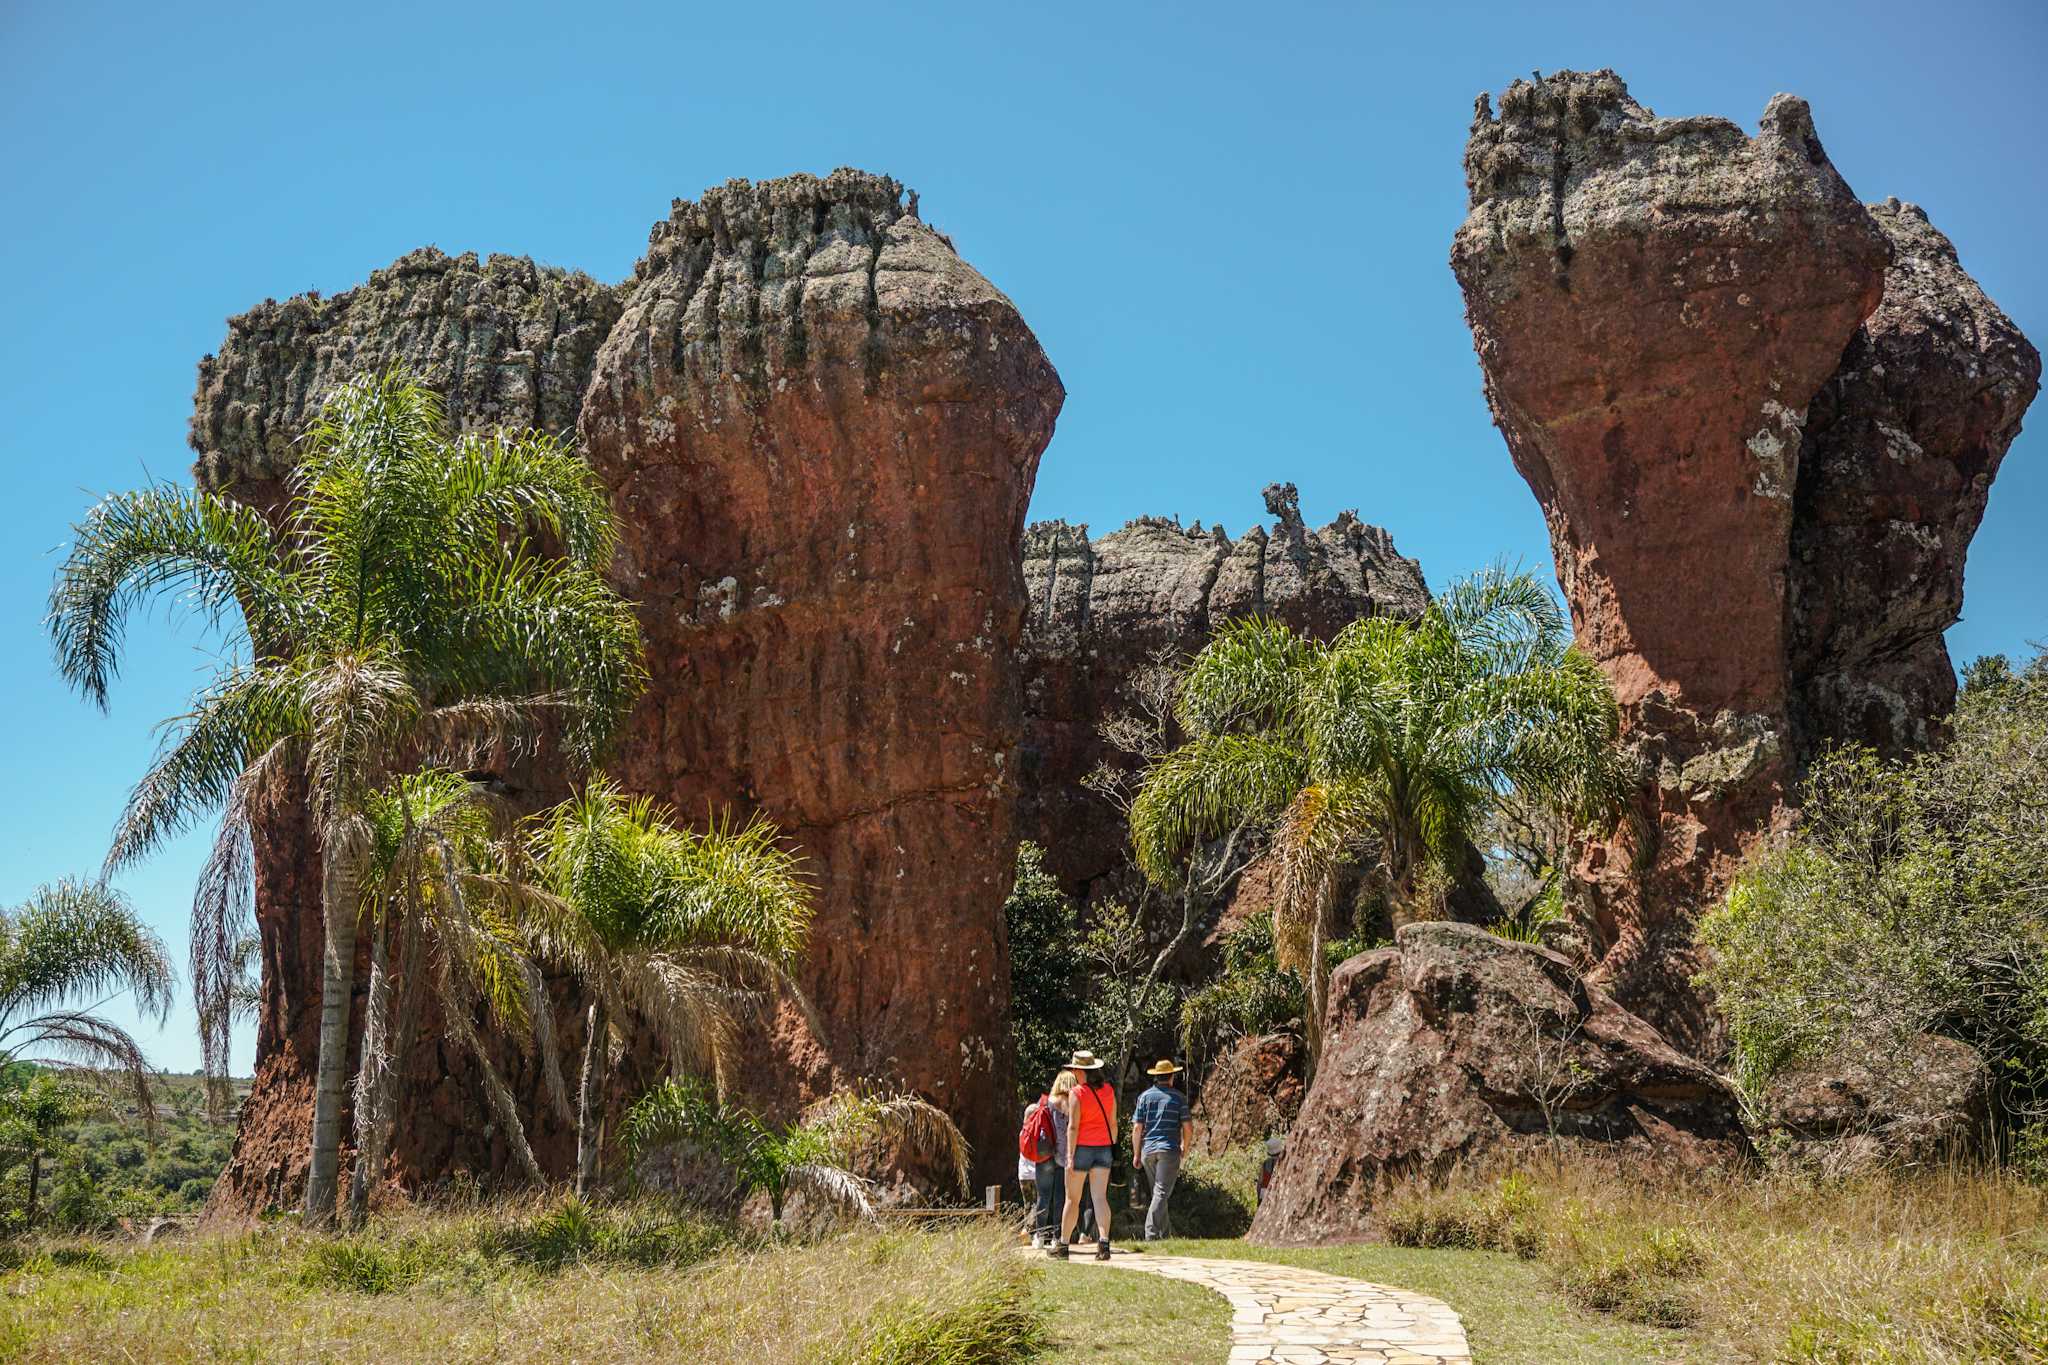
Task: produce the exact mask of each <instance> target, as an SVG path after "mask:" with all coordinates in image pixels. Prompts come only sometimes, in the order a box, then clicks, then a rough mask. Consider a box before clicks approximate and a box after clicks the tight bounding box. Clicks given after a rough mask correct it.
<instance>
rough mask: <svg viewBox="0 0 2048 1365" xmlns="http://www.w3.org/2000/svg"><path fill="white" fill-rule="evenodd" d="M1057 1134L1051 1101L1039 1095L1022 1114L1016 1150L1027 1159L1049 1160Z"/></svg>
mask: <svg viewBox="0 0 2048 1365" xmlns="http://www.w3.org/2000/svg"><path fill="white" fill-rule="evenodd" d="M1058 1134H1059V1130H1058V1129H1057V1128H1055V1127H1053V1124H1052V1103H1051V1101H1050V1100H1049V1099H1048V1098H1047V1097H1046V1096H1044V1095H1040V1096H1039V1097H1038V1103H1036V1104H1034V1105H1032V1106H1031V1108H1030V1110H1029V1111H1028V1112H1027V1113H1026V1114H1025V1115H1024V1126H1023V1127H1022V1128H1019V1129H1018V1130H1017V1151H1018V1153H1019V1155H1021V1156H1023V1157H1024V1158H1025V1159H1026V1160H1028V1161H1050V1160H1052V1145H1053V1143H1054V1142H1055V1141H1056V1140H1057V1138H1058Z"/></svg>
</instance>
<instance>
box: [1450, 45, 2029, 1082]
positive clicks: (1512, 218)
mask: <svg viewBox="0 0 2048 1365" xmlns="http://www.w3.org/2000/svg"><path fill="white" fill-rule="evenodd" d="M1465 169H1466V178H1467V183H1468V186H1469V189H1470V196H1471V208H1470V212H1469V213H1468V215H1467V217H1466V219H1465V222H1464V224H1463V226H1461V227H1460V228H1459V230H1458V234H1457V238H1456V242H1455V244H1454V245H1453V247H1452V252H1451V264H1452V268H1453V270H1454V271H1455V272H1456V274H1457V277H1458V281H1459V283H1460V285H1461V286H1462V287H1463V290H1464V295H1465V303H1466V312H1467V318H1468V321H1469V322H1470V324H1471V327H1472V333H1473V339H1474V343H1475V346H1476V348H1477V350H1478V353H1479V360H1480V364H1481V368H1482V369H1483V371H1484V373H1485V377H1486V393H1487V398H1488V401H1489V402H1490V404H1491V405H1492V408H1493V414H1494V419H1495V421H1496V423H1497V424H1498V425H1499V426H1500V428H1501V431H1502V433H1503V434H1504V435H1505V436H1506V438H1507V442H1508V448H1509V451H1510V452H1511V454H1512V455H1513V458H1514V462H1515V466H1516V468H1517V469H1518V470H1520V471H1521V473H1522V476H1523V477H1524V478H1525V479H1526V480H1527V481H1528V483H1529V485H1530V488H1531V489H1532V490H1533V491H1534V492H1535V494H1536V496H1537V499H1538V501H1539V502H1541V504H1542V506H1543V511H1544V516H1545V519H1546V521H1547V522H1548V524H1549V528H1550V535H1551V543H1552V547H1553V549H1554V551H1555V555H1556V560H1557V571H1558V577H1559V580H1560V581H1561V583H1562V584H1563V586H1564V590H1565V594H1566V597H1567V598H1568V599H1569V601H1570V604H1571V609H1572V619H1573V623H1574V625H1575V627H1576V629H1577V632H1578V638H1579V643H1580V644H1581V646H1582V647H1583V648H1585V649H1586V650H1587V651H1588V652H1589V653H1590V654H1591V655H1592V656H1593V657H1594V658H1595V659H1596V660H1597V661H1599V663H1600V664H1601V665H1602V667H1604V668H1605V669H1606V671H1607V673H1608V675H1609V676H1610V677H1611V678H1612V679H1613V681H1614V685H1615V690H1616V693H1617V694H1618V696H1619V698H1620V701H1621V705H1622V709H1623V722H1624V731H1625V735H1626V738H1627V739H1628V740H1629V742H1630V743H1632V744H1633V745H1634V746H1635V747H1636V749H1637V751H1638V753H1639V754H1640V757H1641V759H1642V764H1643V772H1644V774H1645V778H1644V782H1643V787H1642V792H1641V800H1640V815H1641V817H1642V818H1641V820H1640V821H1639V822H1638V823H1637V824H1636V825H1635V826H1634V830H1635V831H1636V832H1635V833H1633V834H1626V835H1623V836H1621V837H1618V838H1617V839H1615V840H1613V841H1610V842H1608V843H1606V844H1602V845H1598V846H1595V847H1594V848H1592V849H1591V850H1589V852H1588V856H1587V857H1586V858H1585V859H1584V860H1583V862H1582V864H1581V867H1580V869H1579V870H1580V873H1581V875H1582V876H1583V877H1584V878H1585V880H1586V882H1587V883H1588V885H1589V887H1590V892H1591V897H1592V901H1593V909H1594V910H1595V912H1596V915H1597V917H1598V919H1599V920H1600V922H1601V924H1602V927H1603V929H1604V931H1605V933H1606V935H1607V938H1608V947H1607V950H1606V953H1605V957H1604V959H1603V961H1602V962H1601V964H1600V967H1599V970H1598V972H1597V973H1596V978H1597V979H1600V980H1603V981H1605V982H1607V983H1608V984H1610V985H1611V987H1612V988H1613V990H1614V991H1615V992H1616V994H1617V996H1618V997H1619V998H1620V999H1621V1000H1622V1001H1623V1002H1624V1003H1625V1004H1627V1005H1629V1006H1630V1007H1631V1008H1634V1009H1637V1010H1639V1011H1641V1012H1642V1013H1644V1014H1645V1016H1646V1017H1648V1018H1650V1019H1652V1020H1653V1021H1654V1022H1655V1023H1657V1024H1658V1025H1659V1026H1660V1027H1661V1028H1663V1029H1664V1030H1665V1031H1666V1032H1667V1033H1668V1034H1669V1035H1670V1036H1671V1037H1672V1038H1674V1039H1675V1040H1678V1041H1681V1042H1682V1043H1684V1044H1685V1045H1687V1046H1692V1047H1695V1048H1698V1049H1701V1050H1704V1051H1711V1050H1712V1049H1713V1047H1714V1046H1715V1045H1716V1040H1715V1034H1716V1026H1715V1024H1714V1022H1713V1020H1712V1018H1711V1015H1710V1014H1709V1012H1708V1011H1707V1010H1706V1009H1705V1008H1704V1007H1703V1005H1702V1003H1701V1002H1700V1000H1699V999H1698V997H1697V995H1696V993H1695V992H1694V991H1693V989H1692V987H1691V985H1690V978H1691V976H1692V974H1693V972H1694V971H1695V970H1696V967H1697V960H1696V956H1695V952H1694V949H1693V947H1692V933H1691V930H1692V923H1693V920H1694V918H1695V917H1696V915H1697V913H1698V912H1699V910H1700V909H1701V908H1702V907H1703V906H1704V905H1705V904H1706V903H1708V902H1710V901H1711V900H1712V899H1713V898H1714V897H1715V896H1717V895H1718V894H1720V892H1721V891H1722V889H1723V888H1724V887H1725V886H1726V884H1727V882H1728V879H1729V878H1730V877H1731V876H1732V875H1733V873H1734V870H1735V869H1736V868H1737V867H1738V866H1740V864H1741V861H1742V859H1743V858H1744V857H1745V856H1747V854H1748V852H1749V851H1750V850H1751V849H1752V848H1753V847H1754V846H1755V844H1756V843H1757V841H1758V840H1760V839H1764V838H1769V837H1772V836H1773V835H1774V834H1778V833H1782V832H1783V831H1784V830H1786V829H1787V828H1789V826H1790V824H1791V821H1792V819H1793V803H1794V800H1795V795H1796V782H1797V776H1798V766H1799V763H1800V761H1801V760H1802V758H1803V757H1804V756H1805V754H1806V753H1807V752H1809V750H1810V746H1811V744H1812V743H1814V742H1815V741H1817V740H1820V739H1825V738H1831V737H1836V736H1854V737H1873V738H1878V739H1881V740H1883V741H1884V742H1885V743H1886V744H1887V745H1888V746H1890V747H1894V748H1895V747H1897V746H1898V745H1901V744H1905V743H1911V742H1913V741H1914V740H1915V739H1916V738H1918V737H1920V736H1922V735H1924V734H1925V732H1926V726H1927V724H1928V723H1929V720H1930V718H1931V717H1932V716H1934V715H1935V714H1937V713H1938V712H1939V711H1940V710H1941V709H1942V708H1943V707H1944V705H1945V703H1946V701H1947V700H1948V699H1949V697H1950V696H1951V695H1952V687H1953V683H1952V681H1950V680H1947V662H1946V655H1945V653H1944V652H1943V649H1942V645H1941V639H1940V633H1941V630H1942V629H1943V628H1944V627H1945V626H1946V625H1948V624H1949V623H1950V622H1952V621H1953V620H1954V619H1955V614H1956V610H1957V607H1958V605H1959V603H1960V586H1961V575H1962V564H1963V556H1964V552H1965V549H1966V547H1967V542H1968V538H1969V535H1970V533H1971V531H1972V530H1974V528H1975V524H1976V521H1977V518H1978V516H1979V514H1980V513H1981V510H1982V507H1983V498H1984V490H1985V488H1986V487H1988V485H1989V482H1990V477H1991V474H1992V472H1993V471H1995V468H1996V465H1997V462H1998V458H1999V456H2000V455H2002V454H2003V451H2004V449H2005V446H2006V444H2008V443H2009V442H2010V440H2011V438H2012V436H2013V434H2014V433H2015V432H2016V431H2017V426H2018V419H2019V414H2020V413H2021V412H2022V411H2024V409H2025V407H2026V404H2027V402H2028V401H2030V400H2031V398H2032V395H2033V391H2034V387H2035V382H2036V377H2037V375H2038V360H2037V358H2036V357H2035V356H2034V354H2033V351H2032V348H2031V347H2028V346H2027V345H2026V343H2025V341H2024V340H2023V339H2022V338H2020V337H2019V336H2018V334H2017V332H2015V331H2014V330H2013V329H2012V327H2011V324H2010V323H2009V322H2006V321H2005V319H2004V318H2003V317H2002V315H1999V314H1998V313H1997V310H1996V309H1995V308H1993V307H1992V306H1991V305H1990V303H1989V301H1988V300H1986V299H1984V297H1983V295H1982V294H1981V292H1979V291H1977V289H1976V287H1975V286H1974V284H1971V283H1970V282H1969V280H1968V277H1967V276H1965V275H1963V274H1962V272H1961V270H1960V268H1959V267H1958V266H1957V265H1956V263H1955V258H1954V253H1953V251H1952V249H1949V247H1948V243H1947V242H1946V240H1945V239H1942V238H1941V237H1940V235H1939V234H1938V233H1934V232H1933V230H1932V229H1931V228H1929V227H1928V226H1927V225H1926V222H1925V219H1924V218H1923V217H1921V216H1920V215H1919V214H1918V213H1917V212H1916V211H1910V210H1904V209H1900V210H1892V209H1884V210H1880V211H1878V212H1877V213H1876V214H1873V213H1872V212H1870V211H1867V210H1866V209H1865V208H1864V206H1863V205H1861V204H1859V203H1858V202H1857V201H1856V198H1855V196H1854V195H1853V194H1851V193H1850V190H1849V187H1848V186H1847V185H1846V184H1844V183H1843V181H1842V178H1841V176H1839V175H1838V174H1837V173H1836V172H1835V169H1834V167H1833V166H1832V165H1831V164H1830V163H1829V161H1828V159H1827V155H1826V153H1825V152H1824V151H1823V150H1822V149H1821V144H1820V140H1819V138H1818V136H1817V135H1816V134H1815V132H1814V127H1813V121H1812V118H1811V116H1810V114H1809V112H1808V109H1807V107H1806V105H1805V103H1804V102H1803V101H1800V100H1798V99H1796V98H1793V97H1791V96H1787V95H1780V96H1778V97H1776V98H1775V99H1773V100H1772V101H1771V102H1770V105H1769V107H1768V108H1766V109H1765V111H1764V114H1763V118H1762V121H1761V124H1760V127H1759V131H1758V133H1757V135H1756V136H1755V137H1748V136H1745V135H1744V134H1743V132H1742V130H1741V129H1740V128H1738V127H1736V126H1735V125H1734V124H1733V123H1730V122H1728V121H1726V120H1724V119H1718V118H1681V119H1660V118H1657V117H1655V116H1654V115H1653V114H1652V113H1651V112H1650V111H1649V110H1647V109H1645V108H1643V107H1642V106H1641V105H1639V104H1637V103H1636V102H1635V101H1634V100H1633V99H1631V98H1630V97H1629V94H1628V90H1627V87H1626V86H1624V85H1623V84H1622V82H1621V80H1620V79H1619V78H1618V77H1616V76H1615V75H1614V73H1612V72H1610V71H1601V72H1596V73H1592V74H1585V73H1578V72H1561V73H1558V74H1556V75H1553V76H1549V77H1544V78H1541V79H1538V80H1536V81H1533V82H1532V81H1517V82H1515V83H1514V84H1513V85H1512V86H1510V87H1509V88H1508V90H1507V92H1506V93H1505V95H1503V96H1502V99H1501V105H1500V113H1499V115H1498V116H1495V115H1494V113H1493V112H1492V111H1491V109H1490V108H1489V107H1488V102H1487V99H1486V97H1485V96H1481V97H1480V100H1479V108H1478V117H1477V119H1476V120H1475V122H1474V124H1473V128H1472V137H1471V141H1470V143H1469V145H1468V147H1467V149H1466V154H1465ZM1888 264H1889V265H1890V269H1889V270H1887V265H1888ZM1881 299H1882V300H1883V305H1882V307H1880V300H1881ZM1874 310H1875V312H1874ZM1873 312H1874V315H1873ZM1865 319H1869V320H1870V321H1869V322H1868V323H1866V321H1865ZM1895 361H1896V362H1897V369H1896V370H1895V369H1894V368H1893V365H1894V362H1895ZM1923 437H1924V438H1925V439H1923Z"/></svg>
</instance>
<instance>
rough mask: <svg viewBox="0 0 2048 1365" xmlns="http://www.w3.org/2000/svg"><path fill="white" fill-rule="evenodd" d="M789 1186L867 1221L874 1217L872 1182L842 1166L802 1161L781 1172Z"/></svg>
mask: <svg viewBox="0 0 2048 1365" xmlns="http://www.w3.org/2000/svg"><path fill="white" fill-rule="evenodd" d="M783 1178H784V1179H785V1180H786V1181H787V1182H788V1187H789V1188H790V1189H791V1190H794V1191H796V1192H797V1193H800V1194H806V1195H809V1196H810V1197H811V1198H813V1199H817V1200H821V1201H823V1202H824V1203H827V1204H830V1205H832V1206H834V1207H836V1208H838V1209H841V1210H843V1211H845V1212H847V1213H851V1214H853V1215H854V1216H856V1217H858V1218H863V1219H866V1220H868V1221H869V1222H873V1221H874V1219H875V1202H874V1198H873V1190H874V1185H873V1184H872V1183H871V1182H869V1181H867V1180H864V1179H862V1178H861V1177H860V1176H857V1175H855V1174H854V1173H853V1172H852V1171H849V1170H847V1169H845V1168H844V1167H842V1166H832V1165H828V1164H825V1163H823V1162H803V1163H801V1164H799V1165H795V1166H791V1167H790V1168H789V1169H788V1170H787V1171H785V1172H784V1173H783Z"/></svg>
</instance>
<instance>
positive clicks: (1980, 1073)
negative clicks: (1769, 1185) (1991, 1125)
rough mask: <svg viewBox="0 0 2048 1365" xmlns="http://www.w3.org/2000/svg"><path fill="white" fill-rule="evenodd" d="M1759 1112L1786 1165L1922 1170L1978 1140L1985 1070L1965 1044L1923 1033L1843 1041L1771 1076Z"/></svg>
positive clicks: (1987, 1081) (1986, 1112) (1985, 1110)
mask: <svg viewBox="0 0 2048 1365" xmlns="http://www.w3.org/2000/svg"><path fill="white" fill-rule="evenodd" d="M1764 1107H1765V1111H1766V1113H1767V1114H1768V1116H1769V1120H1768V1121H1769V1124H1770V1131H1771V1134H1772V1136H1773V1137H1775V1138H1777V1139H1779V1140H1780V1141H1784V1142H1787V1143H1789V1144H1790V1149H1791V1150H1790V1153H1789V1155H1790V1156H1791V1157H1792V1159H1793V1160H1795V1161H1797V1162H1799V1163H1800V1164H1802V1165H1811V1166H1814V1167H1817V1168H1818V1169H1820V1170H1821V1171H1822V1172H1823V1173H1826V1174H1848V1173H1850V1172H1853V1171H1859V1170H1865V1169H1868V1168H1870V1167H1872V1166H1881V1165H1896V1166H1917V1165H1924V1164H1926V1163H1928V1162H1931V1161H1939V1160H1941V1159H1943V1158H1946V1157H1949V1156H1954V1155H1959V1154H1963V1153H1966V1152H1968V1151H1969V1150H1970V1149H1972V1148H1973V1147H1975V1146H1976V1145H1977V1144H1979V1143H1981V1142H1982V1141H1983V1139H1984V1137H1985V1125H1986V1124H1987V1123H1988V1122H1989V1120H1990V1114H1991V1069H1990V1068H1989V1067H1987V1066H1986V1065H1985V1064H1984V1059H1983V1057H1981V1056H1980V1055H1978V1052H1977V1050H1976V1049H1975V1048H1973V1047H1971V1046H1970V1045H1969V1044H1967V1043H1959V1042H1957V1041H1956V1040H1955V1039H1953V1038H1942V1037H1938V1036H1936V1035H1934V1034H1931V1033H1922V1034H1916V1035H1915V1036H1913V1037H1911V1038H1908V1039H1906V1040H1904V1041H1903V1042H1899V1043H1889V1044H1888V1043H1884V1042H1856V1043H1845V1044H1843V1045H1842V1046H1840V1047H1837V1048H1836V1049H1835V1050H1834V1052H1833V1053H1832V1054H1830V1055H1829V1056H1826V1057H1823V1058H1820V1059H1819V1060H1817V1061H1814V1062H1811V1063H1809V1064H1807V1065H1804V1066H1799V1067H1794V1068H1792V1069H1791V1070H1789V1071H1786V1072H1783V1073H1781V1074H1780V1075H1778V1076H1777V1077H1775V1078H1774V1079H1773V1080H1772V1081H1771V1083H1770V1085H1769V1086H1768V1087H1766V1088H1765V1091H1764Z"/></svg>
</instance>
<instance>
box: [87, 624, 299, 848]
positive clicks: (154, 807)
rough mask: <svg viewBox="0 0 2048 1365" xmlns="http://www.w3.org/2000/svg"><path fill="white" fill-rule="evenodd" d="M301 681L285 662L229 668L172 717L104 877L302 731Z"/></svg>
mask: <svg viewBox="0 0 2048 1365" xmlns="http://www.w3.org/2000/svg"><path fill="white" fill-rule="evenodd" d="M302 682H303V680H302V678H301V677H300V675H299V673H298V670H297V669H295V668H293V667H291V666H290V665H287V664H278V663H262V664H255V665H249V666H244V667H237V668H231V669H229V670H227V671H226V672H225V673H224V674H223V675H222V676H221V677H219V678H217V679H215V680H214V681H213V683H212V684H210V685H209V686H208V687H207V688H206V689H205V690H204V691H202V692H201V693H200V694H199V696H198V697H197V698H195V699H194V702H193V707H192V709H191V710H190V711H189V712H187V713H186V714H185V715H183V716H179V717H177V718H176V719H174V720H172V721H170V722H167V723H166V725H165V726H163V727H162V742H161V745H160V747H159V748H158V751H157V756H156V760H155V762H153V763H152V764H151V765H150V768H149V771H148V772H147V773H145V774H144V775H143V778H142V780H141V781H140V782H138V783H136V785H135V790H134V791H133V792H131V793H130V794H129V797H128V804H127V806H126V807H125V808H124V809H123V810H122V812H121V820H120V823H119V824H118V825H117V826H116V827H115V830H114V838H113V842H112V844H111V845H110V846H109V848H108V850H107V859H106V866H105V868H104V869H103V871H102V875H103V876H104V875H108V874H111V873H113V872H116V871H119V870H120V869H122V868H125V867H128V866H130V865H132V864H133V863H135V862H136V861H137V860H139V859H141V858H142V857H144V856H146V855H148V854H149V853H152V852H154V851H155V850H156V849H157V848H159V847H161V846H162V844H163V843H164V842H165V841H166V840H168V839H171V838H174V837H175V836H177V835H179V834H182V833H183V832H184V831H186V830H187V829H189V828H191V826H192V824H193V823H194V822H195V821H196V820H198V819H199V818H200V817H201V816H202V815H205V814H206V813H208V812H210V811H213V810H217V809H219V808H220V807H221V806H223V805H224V804H226V803H227V802H228V800H229V797H230V795H231V794H232V792H233V791H234V788H235V785H236V783H237V782H239V781H240V780H241V779H242V777H243V775H244V773H246V772H247V771H248V770H249V769H250V768H251V767H252V766H254V765H255V764H256V762H257V761H258V760H260V759H262V758H264V757H265V756H266V755H270V754H271V752H272V751H273V750H276V749H278V748H279V746H282V745H287V744H289V743H290V742H291V741H293V740H295V739H297V738H299V737H300V736H301V735H303V734H304V732H305V725H306V720H305V713H304V712H303V711H302V710H301V709H300V702H301V698H302V693H301V687H302ZM273 761H275V760H273ZM258 780H260V778H259V779H258Z"/></svg>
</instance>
